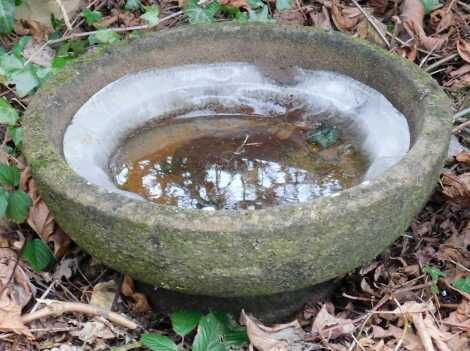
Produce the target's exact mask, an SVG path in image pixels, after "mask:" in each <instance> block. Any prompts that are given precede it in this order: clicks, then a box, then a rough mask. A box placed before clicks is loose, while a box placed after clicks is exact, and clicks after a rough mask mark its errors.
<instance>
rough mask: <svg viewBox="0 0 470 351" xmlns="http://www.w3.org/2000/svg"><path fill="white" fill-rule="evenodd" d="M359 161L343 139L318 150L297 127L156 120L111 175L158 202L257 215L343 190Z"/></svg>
mask: <svg viewBox="0 0 470 351" xmlns="http://www.w3.org/2000/svg"><path fill="white" fill-rule="evenodd" d="M366 163H367V162H366V159H365V157H364V155H362V154H361V153H360V152H358V151H357V150H356V149H355V148H354V146H353V145H352V143H350V142H348V141H347V138H345V137H341V138H340V140H339V141H338V142H337V143H336V144H335V145H333V146H331V147H329V148H326V149H323V150H321V149H320V148H319V147H317V146H315V145H311V144H308V143H307V142H306V141H305V125H303V124H301V123H293V122H286V121H283V120H280V119H279V118H266V117H253V116H207V117H195V118H186V119H178V120H172V121H170V122H168V121H167V122H160V123H158V124H156V125H154V126H153V127H152V128H149V129H146V130H143V131H142V132H140V133H139V134H136V135H133V136H131V137H130V138H129V139H128V140H127V141H126V142H125V143H124V145H123V146H122V147H121V148H120V149H119V150H118V151H117V153H116V155H115V156H114V158H113V159H112V161H111V164H110V169H111V173H112V176H113V178H114V181H115V182H116V184H117V185H118V186H119V187H120V188H121V189H124V190H127V191H131V192H134V193H137V194H140V195H141V196H143V197H144V198H146V199H148V200H150V201H154V202H156V203H159V204H167V205H174V206H179V207H184V208H200V209H260V208H266V207H270V206H276V205H280V204H285V203H299V202H305V201H309V200H312V199H315V198H317V197H320V196H325V195H328V194H331V193H333V192H337V191H339V190H342V189H345V188H349V187H351V186H353V185H355V184H357V183H358V182H359V181H360V179H361V176H362V175H363V174H364V173H365V170H366Z"/></svg>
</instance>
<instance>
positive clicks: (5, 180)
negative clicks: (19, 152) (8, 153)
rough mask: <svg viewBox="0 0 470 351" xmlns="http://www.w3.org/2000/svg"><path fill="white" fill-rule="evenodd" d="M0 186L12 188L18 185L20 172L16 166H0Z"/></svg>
mask: <svg viewBox="0 0 470 351" xmlns="http://www.w3.org/2000/svg"><path fill="white" fill-rule="evenodd" d="M0 184H2V185H10V186H12V187H15V186H18V184H20V171H19V170H18V168H16V166H10V165H6V164H4V163H2V164H0Z"/></svg>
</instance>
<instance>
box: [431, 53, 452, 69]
mask: <svg viewBox="0 0 470 351" xmlns="http://www.w3.org/2000/svg"><path fill="white" fill-rule="evenodd" d="M458 56H459V54H457V53H453V54H450V55H448V56H446V57H444V58H442V59H440V60H438V61H436V62H434V63H433V64H432V65H429V66H428V67H426V68H425V69H424V71H426V72H431V71H432V70H433V69H434V68H437V67H439V66H440V65H442V64H444V63H447V62H449V61H452V60H453V59H454V58H456V57H458Z"/></svg>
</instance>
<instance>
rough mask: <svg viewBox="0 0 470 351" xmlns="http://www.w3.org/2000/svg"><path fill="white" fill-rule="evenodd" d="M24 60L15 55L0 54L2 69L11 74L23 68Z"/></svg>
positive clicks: (0, 69)
mask: <svg viewBox="0 0 470 351" xmlns="http://www.w3.org/2000/svg"><path fill="white" fill-rule="evenodd" d="M23 67H24V65H23V61H22V60H21V59H19V58H18V57H16V56H15V55H10V54H4V55H2V56H0V71H2V72H3V73H4V74H7V75H8V74H10V73H11V72H13V71H16V70H19V69H23Z"/></svg>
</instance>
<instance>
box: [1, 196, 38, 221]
mask: <svg viewBox="0 0 470 351" xmlns="http://www.w3.org/2000/svg"><path fill="white" fill-rule="evenodd" d="M32 204H33V203H32V201H31V198H30V197H29V196H28V194H26V193H25V192H24V191H21V190H15V191H12V192H11V193H10V196H9V198H8V206H7V217H8V218H9V219H11V220H13V221H15V222H16V223H22V222H23V221H24V220H25V219H26V216H27V215H28V210H29V207H30V206H31V205H32Z"/></svg>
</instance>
